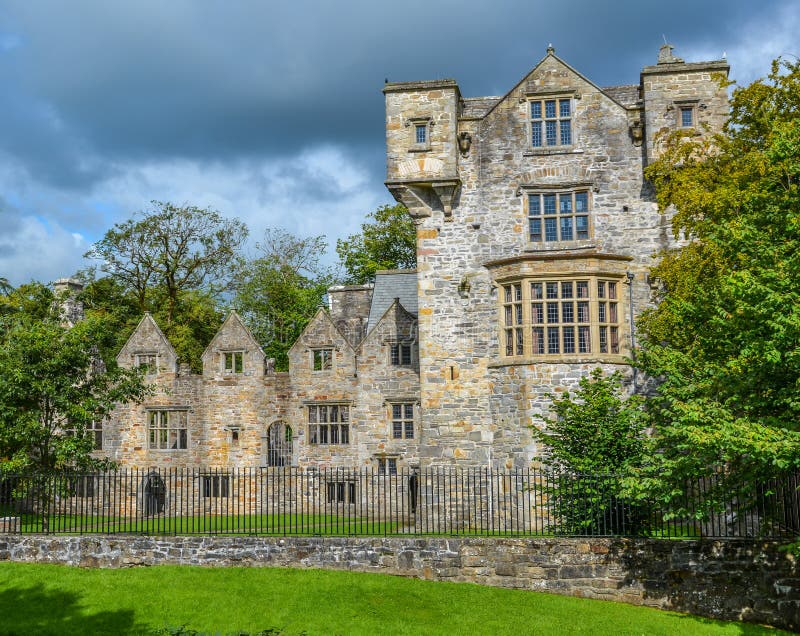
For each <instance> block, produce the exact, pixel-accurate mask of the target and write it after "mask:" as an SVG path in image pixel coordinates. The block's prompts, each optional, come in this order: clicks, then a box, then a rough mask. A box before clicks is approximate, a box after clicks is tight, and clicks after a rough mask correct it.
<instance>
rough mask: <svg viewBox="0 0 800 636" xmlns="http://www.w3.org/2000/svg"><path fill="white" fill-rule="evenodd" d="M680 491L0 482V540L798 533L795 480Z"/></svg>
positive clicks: (492, 475)
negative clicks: (651, 496) (5, 536)
mask: <svg viewBox="0 0 800 636" xmlns="http://www.w3.org/2000/svg"><path fill="white" fill-rule="evenodd" d="M718 485H719V484H716V483H713V482H711V481H709V480H707V479H706V480H696V481H692V482H687V484H686V488H685V493H684V495H683V497H682V498H678V500H676V501H673V502H672V503H671V505H670V506H669V507H667V506H664V505H662V504H659V503H657V502H654V501H642V500H632V499H630V498H628V497H627V496H626V494H625V490H624V489H623V488H622V481H621V479H620V478H619V477H617V476H614V475H571V474H565V473H554V472H548V471H535V470H516V471H496V470H491V469H488V468H469V469H449V468H428V469H422V470H414V471H412V470H398V471H386V472H378V471H375V470H369V469H364V470H354V469H343V468H329V469H317V470H314V469H307V468H306V469H300V468H296V467H276V468H251V469H236V470H230V471H223V470H193V469H180V468H173V469H159V470H118V471H114V472H107V473H96V474H77V473H75V474H61V475H58V476H49V477H45V476H41V475H28V474H13V475H11V474H7V475H3V476H2V477H0V532H4V533H10V532H11V533H62V534H87V533H99V534H121V533H126V534H174V535H192V534H225V535H227V534H244V535H276V536H291V535H309V536H315V535H318V536H338V535H360V536H389V535H440V536H459V535H461V536H463V535H478V536H486V535H493V536H534V537H535V536H650V537H664V538H695V537H715V538H735V537H756V536H758V537H763V538H784V537H796V536H797V535H798V534H800V498H799V497H798V490H797V489H798V485H800V484H799V483H798V479H797V477H796V476H788V477H785V478H782V479H776V480H772V481H770V482H767V483H764V484H759V485H757V486H755V487H754V486H753V485H741V487H738V488H731V487H730V486H725V490H724V491H723V492H722V493H720V489H719V488H718Z"/></svg>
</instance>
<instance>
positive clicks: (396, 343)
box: [386, 339, 416, 367]
mask: <svg viewBox="0 0 800 636" xmlns="http://www.w3.org/2000/svg"><path fill="white" fill-rule="evenodd" d="M386 346H387V349H388V354H389V355H388V363H389V366H392V367H413V366H414V365H415V363H416V355H415V353H414V349H415V347H414V341H413V340H400V339H397V340H387V341H386ZM405 347H408V362H403V349H404V348H405ZM395 358H396V359H397V362H395V361H394V360H395Z"/></svg>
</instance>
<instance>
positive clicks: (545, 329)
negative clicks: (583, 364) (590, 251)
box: [499, 272, 625, 362]
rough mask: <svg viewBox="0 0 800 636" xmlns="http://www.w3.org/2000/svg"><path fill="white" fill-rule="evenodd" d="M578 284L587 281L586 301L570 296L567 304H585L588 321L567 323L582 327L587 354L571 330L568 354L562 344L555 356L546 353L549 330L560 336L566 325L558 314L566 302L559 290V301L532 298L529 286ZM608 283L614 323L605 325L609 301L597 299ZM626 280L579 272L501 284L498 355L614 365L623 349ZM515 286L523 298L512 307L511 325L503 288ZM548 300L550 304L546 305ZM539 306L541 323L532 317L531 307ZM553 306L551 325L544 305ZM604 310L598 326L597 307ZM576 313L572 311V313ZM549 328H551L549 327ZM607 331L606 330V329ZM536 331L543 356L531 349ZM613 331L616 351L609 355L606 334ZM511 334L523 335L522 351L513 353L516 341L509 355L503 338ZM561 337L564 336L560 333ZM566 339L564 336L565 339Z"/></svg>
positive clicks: (576, 318)
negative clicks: (585, 331) (586, 337)
mask: <svg viewBox="0 0 800 636" xmlns="http://www.w3.org/2000/svg"><path fill="white" fill-rule="evenodd" d="M577 281H587V282H588V296H587V297H586V299H585V301H583V300H581V298H579V297H578V296H577V294H576V295H573V296H571V297H570V299H574V300H567V301H566V302H568V303H569V304H573V303H580V302H586V303H587V307H588V310H587V311H588V320H587V321H586V322H585V324H584V323H583V322H581V323H579V322H578V320H579V318H578V316H577V315H575V316H574V317H573V320H571V321H569V322H568V324H567V326H570V325H575V327H578V328H581V327H585V328H587V329H588V333H589V337H590V348H589V351H586V352H580V351H579V345H578V341H579V338H580V335H579V334H575V333H574V331H573V334H574V335H573V337H574V345H573V347H574V351H572V352H569V353H564V352H563V348H564V343H563V342H559V347H558V348H559V352H558V353H549V352H548V351H547V349H548V348H549V342H548V339H549V335H548V334H549V331H550V329H554V330H558V331H559V333H562V327H564V326H565V323H564V321H563V319H562V316H561V312H562V307H561V305H562V304H563V303H564V302H565V301H562V300H561V295H560V291H559V294H558V300H556V299H553V298H551V299H548V298H547V296H546V295H543V296H542V297H541V298H540V299H534V298H532V297H531V284H532V283H536V284H541V285H545V284H546V283H552V282H555V283H557V284H558V286H559V288H560V287H561V283H570V282H571V283H575V282H577ZM608 282H613V283H616V296H615V298H614V299H613V301H614V303H615V305H616V318H617V320H616V322H614V323H609V322H608V311H609V310H608V307H607V305H608V299H605V298H599V297H598V285H599V284H604V287H607V285H608ZM624 282H625V279H624V277H620V276H606V275H602V274H595V273H589V272H581V273H578V274H571V275H564V274H560V273H559V274H544V275H539V276H535V277H526V278H519V279H516V280H510V281H504V282H503V284H502V285H501V289H500V294H499V300H500V316H499V324H500V343H499V346H500V351H499V353H500V356H501V357H503V358H506V359H510V358H516V359H534V360H537V361H542V362H544V361H551V362H561V361H569V362H573V361H574V360H575V358H581V359H586V358H592V359H597V360H598V361H606V359H607V358H610V360H607V361H611V362H613V361H614V360H613V359H617V360H618V359H619V358H620V357H622V355H623V347H624V340H623V337H622V334H623V330H624V317H625V313H624V310H625V308H624V297H623V296H624V294H623V293H622V290H623V285H624ZM509 286H510V287H514V288H515V287H516V286H519V289H520V291H521V294H522V297H521V300H520V301H517V302H514V303H513V307H512V321H513V324H512V325H508V324H507V319H508V318H507V314H506V309H507V307H506V306H507V305H509V303H506V302H505V294H504V292H503V289H504V288H505V287H509ZM548 300H549V301H550V302H548ZM534 303H536V304H541V305H543V306H544V307H543V308H542V309H541V311H543V312H544V313H543V314H542V315H541V317H540V321H538V322H537V321H535V320H534V318H533V315H532V313H531V312H532V305H533V304H534ZM550 304H556V305H557V313H558V316H557V320H556V322H550V320H549V317H548V309H547V305H550ZM517 305H519V308H520V309H521V312H520V313H521V316H522V319H521V320H520V321H517V316H516V313H515V312H514V309H515V308H516V306H517ZM573 306H574V305H573ZM601 306H602V307H604V308H605V312H604V313H606V316H607V318H606V321H605V322H603V323H601V322H600V320H599V318H598V313H599V310H600V307H601ZM573 311H575V310H573ZM550 325H553V326H552V327H551V326H550ZM606 327H607V328H608V329H605V328H606ZM534 328H539V329H542V333H541V335H540V337H541V338H543V339H544V340H543V343H542V344H543V347H544V349H545V351H544V352H543V353H536V352H534V351H533V350H532V348H533V346H534V342H533V339H534V336H533V331H532V330H533V329H534ZM612 328H613V329H614V333H615V334H616V343H617V346H618V349H619V350H618V352H617V353H612V352H611V344H610V343H611V340H610V338H611V336H610V335H609V331H610V330H611V329H612ZM509 331H511V332H512V336H513V337H514V338H517V335H516V334H517V333H518V331H519V332H520V333H521V334H522V344H523V351H522V353H518V352H517V351H516V346H517V345H516V341H515V344H514V349H515V351H514V353H512V354H508V353H507V349H506V339H507V338H508V337H512V336H509V335H508V332H509ZM603 334H605V348H606V351H604V352H601V351H600V349H601V338H602V335H603ZM562 335H563V333H562ZM564 338H566V336H564Z"/></svg>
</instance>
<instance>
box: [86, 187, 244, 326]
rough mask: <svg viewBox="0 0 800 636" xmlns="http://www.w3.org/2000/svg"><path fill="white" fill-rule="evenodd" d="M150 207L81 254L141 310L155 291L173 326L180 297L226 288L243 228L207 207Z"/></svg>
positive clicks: (209, 292)
mask: <svg viewBox="0 0 800 636" xmlns="http://www.w3.org/2000/svg"><path fill="white" fill-rule="evenodd" d="M152 205H153V209H152V210H151V211H149V212H146V213H144V214H141V215H139V216H138V217H137V218H133V219H129V220H127V221H125V222H124V223H118V224H117V225H115V226H114V227H113V228H112V229H110V230H109V231H108V232H106V233H105V235H104V236H103V238H102V239H101V240H100V241H98V242H97V243H95V245H94V246H93V247H92V249H91V250H89V251H88V252H87V253H86V256H87V257H89V258H93V259H98V260H100V261H102V264H101V265H100V269H101V271H103V272H106V273H108V274H109V275H111V276H113V277H114V279H115V280H116V281H117V282H118V283H120V284H121V285H122V286H123V287H124V288H125V289H126V290H128V291H131V292H133V294H134V296H135V298H136V301H137V303H138V305H139V310H140V311H142V312H144V311H149V310H150V309H151V305H150V303H151V302H152V301H153V300H154V297H153V295H152V290H154V289H155V290H158V291H159V292H160V293H161V294H163V301H164V302H165V305H166V312H165V317H166V320H167V324H172V322H173V321H174V320H175V317H176V312H177V310H178V304H179V302H180V295H181V294H182V293H184V292H187V291H202V292H205V293H207V294H209V295H211V296H214V295H216V294H217V293H219V292H221V291H223V290H225V289H227V288H228V287H229V283H230V280H231V279H232V276H233V274H234V272H235V266H236V263H237V261H238V258H239V248H240V247H241V246H242V244H243V243H244V241H245V239H246V238H247V234H248V230H247V226H246V225H245V224H244V223H242V222H241V221H239V220H238V219H226V218H223V217H222V216H221V215H220V214H219V212H217V211H216V210H212V209H211V208H205V209H202V208H198V207H195V206H191V205H185V206H182V207H179V206H175V205H173V204H172V203H162V202H159V201H153V202H152ZM156 298H157V295H156Z"/></svg>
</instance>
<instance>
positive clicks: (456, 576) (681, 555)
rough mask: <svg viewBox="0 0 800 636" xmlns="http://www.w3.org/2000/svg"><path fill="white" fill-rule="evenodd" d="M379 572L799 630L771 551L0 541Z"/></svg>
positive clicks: (592, 543) (183, 560)
mask: <svg viewBox="0 0 800 636" xmlns="http://www.w3.org/2000/svg"><path fill="white" fill-rule="evenodd" d="M4 560H5V561H17V562H38V563H42V562H45V563H61V564H65V565H75V566H83V567H130V566H137V565H157V564H184V565H205V566H234V565H239V566H272V567H301V568H328V569H339V570H352V571H359V572H380V573H385V574H394V575H401V576H410V577H415V578H421V579H428V580H437V581H456V582H472V583H480V584H483V585H493V586H497V587H508V588H518V589H530V590H536V591H544V592H554V593H557V594H566V595H570V596H580V597H585V598H596V599H604V600H610V601H621V602H625V603H631V604H635V605H648V606H651V607H658V608H662V609H671V610H677V611H684V612H690V613H694V614H699V615H702V616H708V617H712V618H717V619H729V620H737V619H738V620H744V621H749V622H755V623H762V624H770V625H774V626H776V627H782V628H786V629H793V630H796V629H798V628H800V573H798V568H797V564H796V562H795V561H794V559H793V558H792V557H791V556H789V555H787V554H786V553H785V552H783V551H781V549H780V547H779V545H778V544H777V543H775V542H767V541H763V542H759V541H751V540H736V541H657V540H649V539H499V538H459V539H456V538H451V539H444V538H442V539H432V538H416V537H408V538H401V537H397V538H360V537H333V538H321V537H308V538H305V537H295V538H259V537H246V536H242V537H102V536H81V537H65V536H56V537H53V536H20V535H0V561H4Z"/></svg>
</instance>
